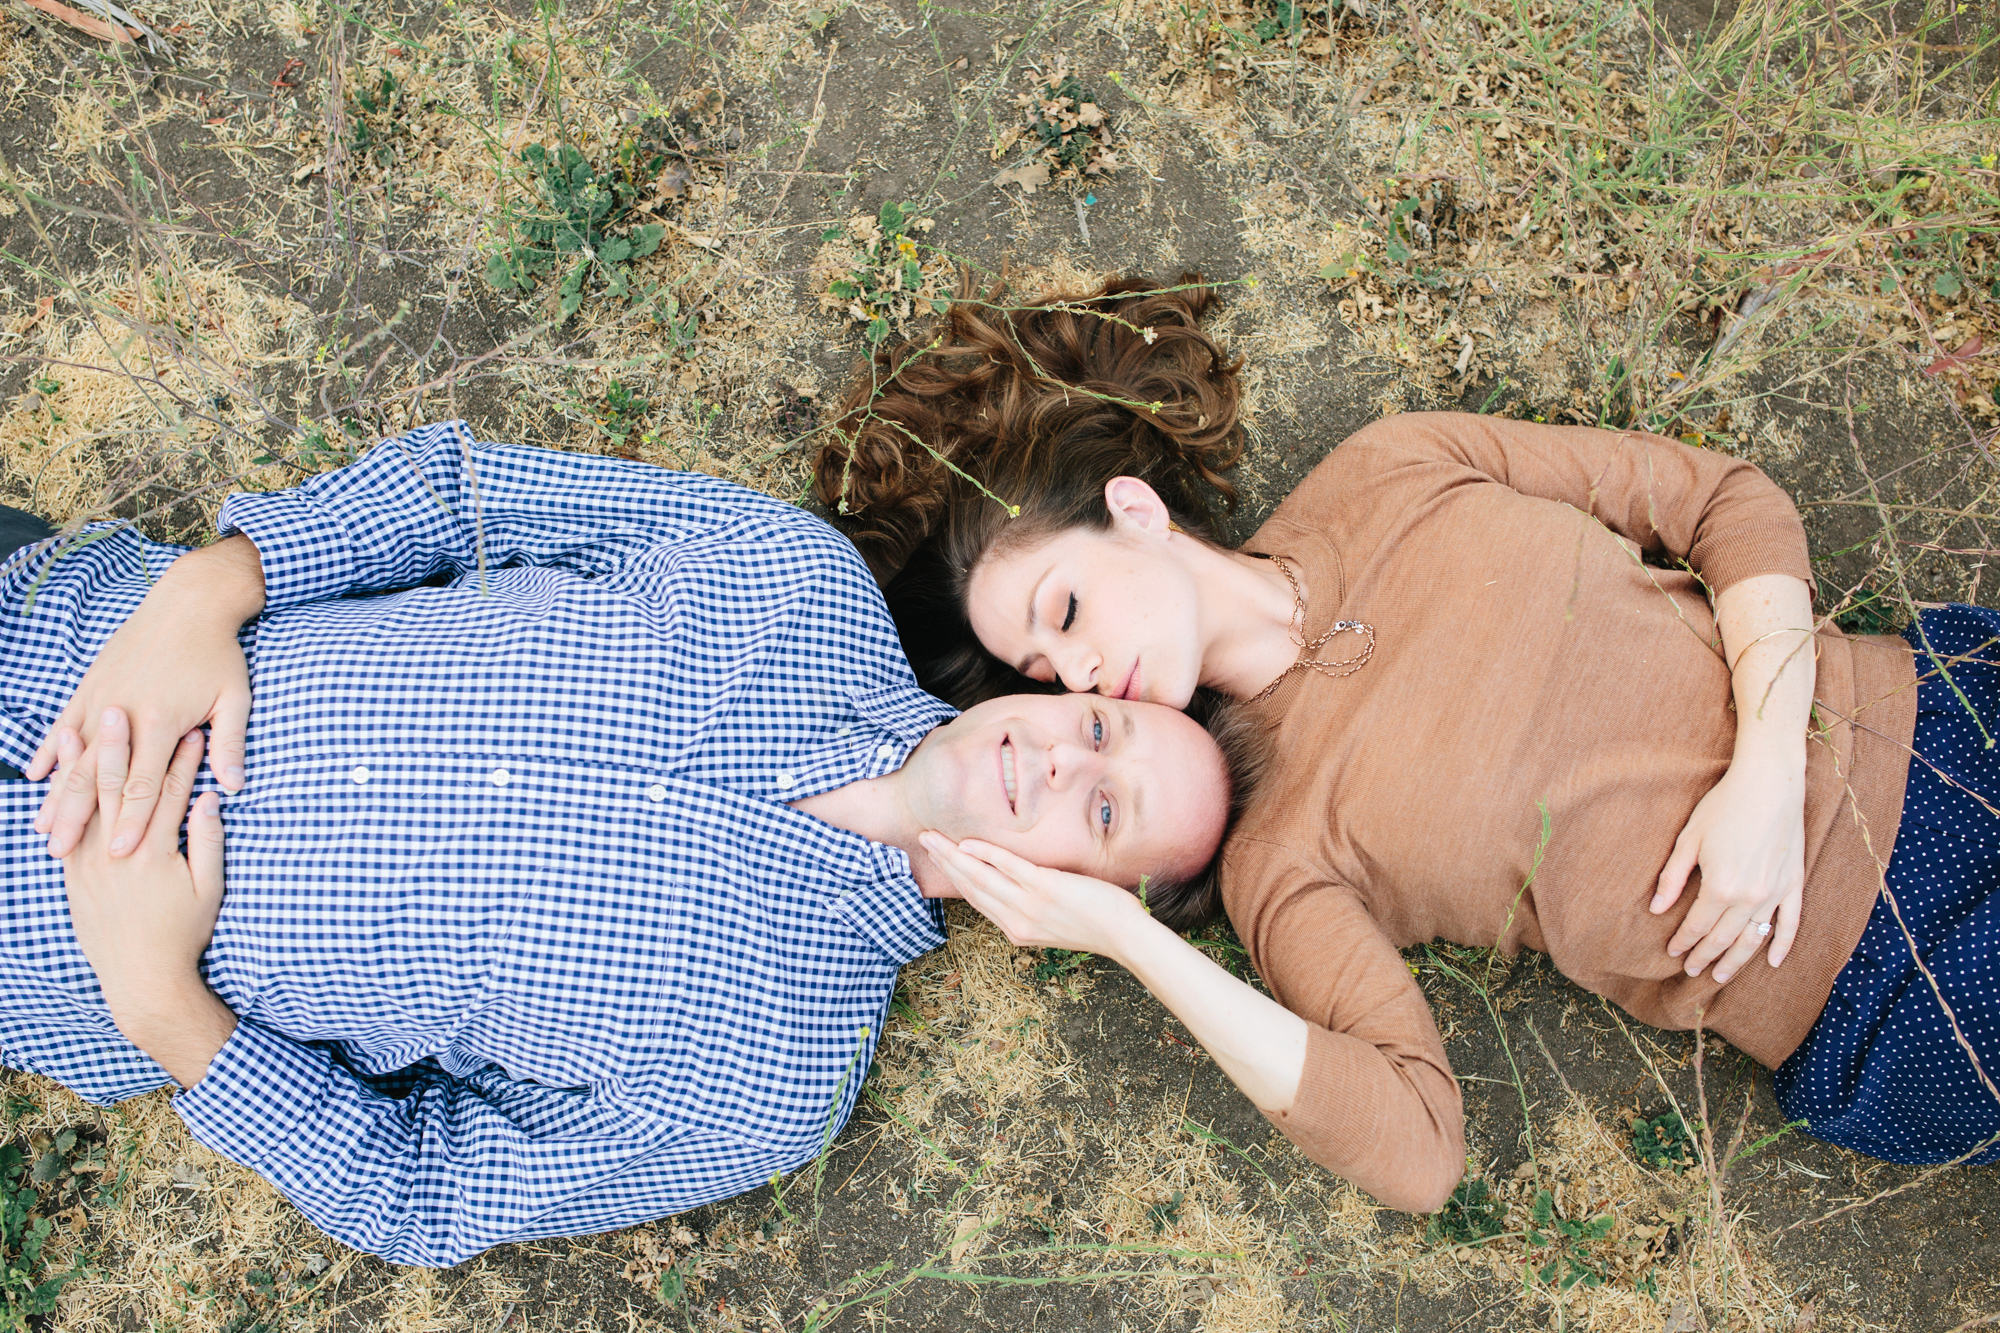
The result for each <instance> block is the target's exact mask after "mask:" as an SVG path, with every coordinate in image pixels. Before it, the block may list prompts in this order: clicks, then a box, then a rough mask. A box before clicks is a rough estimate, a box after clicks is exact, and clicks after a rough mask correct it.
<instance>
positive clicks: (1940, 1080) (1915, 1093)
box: [1776, 606, 2000, 1164]
mask: <svg viewBox="0 0 2000 1333" xmlns="http://www.w3.org/2000/svg"><path fill="white" fill-rule="evenodd" d="M1920 624H1921V626H1922V630H1923V636H1922V637H1923V638H1928V640H1929V648H1930V651H1931V652H1933V653H1936V654H1938V655H1940V656H1945V657H1950V656H1953V655H1957V654H1970V655H1971V656H1972V657H1974V658H1976V659H1977V660H1974V661H1968V662H1961V663H1957V664H1951V663H1949V662H1947V664H1946V665H1947V669H1948V670H1949V672H1950V680H1949V681H1947V680H1945V679H1944V678H1943V676H1942V674H1941V673H1940V672H1939V671H1938V670H1937V668H1936V667H1935V666H1933V665H1932V663H1931V661H1930V660H1929V658H1928V657H1927V656H1926V655H1925V653H1924V647H1925V645H1924V643H1923V642H1922V640H1921V638H1920V636H1919V634H1918V626H1917V625H1912V626H1911V627H1910V628H1909V629H1907V630H1905V631H1904V633H1903V637H1904V638H1906V639H1908V640H1909V641H1910V643H1911V644H1912V646H1914V647H1916V648H1917V650H1918V657H1917V674H1918V678H1919V683H1918V685H1917V735H1916V742H1915V747H1914V748H1915V749H1916V752H1917V754H1918V755H1919V756H1921V758H1918V759H1912V760H1911V761H1910V782H1909V789H1908V793H1907V794H1906V795H1905V796H1904V798H1903V820H1902V824H1901V826H1900V828H1899V830H1898V832H1897V834H1896V849H1895V851H1894V852H1893V853H1892V854H1891V855H1890V858H1889V869H1888V874H1887V876H1886V879H1887V883H1888V886H1889V889H1890V891H1891V892H1892V893H1894V894H1895V901H1896V906H1897V907H1900V908H1901V909H1902V919H1903V925H1907V926H1908V927H1909V931H1910V934H1911V935H1912V936H1914V937H1915V939H1916V941H1917V947H1918V949H1919V951H1921V953H1922V955H1923V959H1924V964H1925V966H1927V967H1928V968H1929V969H1930V971H1931V974H1932V976H1934V977H1935V978H1936V979H1937V983H1938V988H1939V990H1941V991H1942V992H1943V995H1944V998H1945V1000H1946V1001H1947V1002H1948V1003H1949V1004H1950V1006H1951V1012H1952V1015H1953V1016H1954V1017H1956V1019H1957V1021H1958V1029H1959V1032H1961V1033H1963V1035H1964V1036H1965V1038H1966V1039H1967V1040H1968V1041H1970V1042H1971V1044H1972V1048H1973V1050H1974V1051H1975V1052H1976V1053H1977V1054H1978V1057H1979V1063H1980V1065H1981V1066H1982V1067H1983V1068H1984V1069H1985V1071H1986V1074H1987V1076H1988V1077H1989V1078H1990V1079H1992V1080H1993V1082H1994V1084H1995V1085H1996V1086H2000V818H1996V817H1995V816H1994V814H1993V813H1992V812H1991V811H1989V810H1988V809H1986V808H1985V807H1984V806H1982V805H1981V804H1980V802H1979V801H1978V800H1977V799H1975V798H1974V797H1973V796H1972V795H1971V794H1969V793H1968V792H1967V791H1965V790H1963V788H1970V789H1971V790H1972V791H1973V792H1977V793H1978V794H1979V795H1980V796H1982V797H1984V798H1986V800H1987V801H1988V802H1990V803H1991V804H1992V805H1993V806H1994V807H1995V808H2000V745H1995V746H1994V747H1993V748H1992V749H1988V748H1987V738H1988V736H1991V737H1993V738H1994V739H1995V740H1996V741H2000V612H1995V611H1989V610H1986V609H1984V608H1982V607H1974V606H1947V607H1942V608H1939V609H1936V610H1930V611H1925V612H1923V613H1922V615H1921V617H1920ZM1954 684H1955V685H1956V686H1957V689H1956V690H1954V689H1953V688H1952V686H1953V685H1954ZM1961 694H1963V696H1964V698H1963V700H1961V699H1960V697H1959V696H1960V695H1961ZM1968 703H1969V704H1970V705H1971V711H1970V712H1968V711H1967V708H1966V705H1967V704H1968ZM1982 726H1983V728H1984V730H1982ZM1926 761H1928V762H1926ZM1940 769H1941V770H1943V774H1944V776H1940V774H1939V772H1938V770H1940ZM1954 784H1959V785H1954ZM1776 1084H1777V1091H1778V1104H1779V1106H1781V1107H1782V1108H1783V1109H1784V1112H1785V1115H1786V1117H1787V1118H1788V1119H1792V1120H1804V1121H1806V1122H1807V1132H1808V1133H1810V1134H1812V1135H1813V1136H1814V1137H1815V1138H1820V1139H1825V1140H1827V1141H1828V1142H1830V1143H1837V1144H1839V1145H1841V1146H1842V1147H1844V1148H1852V1149H1854V1150H1855V1151H1857V1152H1864V1153H1867V1154H1869V1155H1870V1156H1872V1157H1881V1158H1885V1159H1887V1160H1888V1161H1891V1162H1911V1163H1922V1162H1948V1161H1950V1160H1951V1159H1953V1158H1955V1157H1958V1156H1960V1155H1961V1154H1963V1153H1965V1152H1967V1151H1969V1150H1970V1149H1972V1148H1974V1147H1976V1146H1978V1145H1979V1144H1981V1143H1984V1142H1985V1141H1986V1140H1987V1139H1989V1138H1992V1137H1993V1136H1995V1135H1996V1134H2000V1100H1996V1099H1995V1097H1994V1095H1993V1093H1991V1092H1989V1091H1988V1090H1987V1088H1986V1087H1985V1085H1984V1083H1983V1082H1982V1081H1981V1079H1980V1077H1979V1074H1978V1072H1977V1071H1975V1069H1974V1068H1973V1063H1972V1060H1971V1059H1970V1058H1969V1057H1968V1056H1967V1054H1966V1051H1965V1048H1964V1046H1963V1045H1962V1044H1961V1043H1960V1042H1959V1040H1958V1037H1957V1036H1956V1035H1954V1033H1953V1031H1952V1023H1951V1020H1950V1019H1949V1018H1947V1017H1946V1015H1945V1011H1944V1007H1943V1006H1942V1005H1940V1004H1939V1003H1938V997H1937V993H1936V992H1934V991H1933V990H1932V989H1931V985H1930V983H1929V982H1928V981H1926V980H1925V979H1924V976H1923V974H1922V973H1921V972H1919V971H1918V970H1917V966H1916V963H1915V961H1914V960H1913V958H1912V956H1911V951H1910V944H1909V940H1908V939H1907V938H1906V937H1905V936H1904V934H1903V929H1902V926H1899V925H1898V924H1897V920H1896V913H1895V912H1894V911H1893V910H1891V907H1890V905H1889V900H1888V899H1887V898H1886V897H1883V898H1881V899H1879V900H1878V901H1877V902H1876V904H1875V910H1874V912H1873V913H1872V914H1871V915H1870V916H1869V918H1868V928H1867V929H1866V930H1865V931H1863V932H1862V935H1861V943H1860V944H1858V945H1856V946H1855V949H1854V954H1853V956H1852V957H1851V958H1849V960H1848V963H1847V966H1846V967H1844V968H1842V969H1841V972H1840V975H1839V976H1838V977H1837V978H1836V979H1835V980H1834V983H1833V995H1832V997H1831V998H1830V999H1828V1001H1827V1004H1826V1009H1825V1010H1824V1011H1823V1012H1822V1013H1821V1014H1820V1017H1819V1021H1818V1022H1817V1023H1815V1024H1814V1025H1813V1029H1812V1031H1811V1033H1810V1034H1808V1035H1807V1037H1806V1040H1805V1044H1804V1045H1802V1046H1800V1047H1799V1049H1798V1050H1796V1051H1794V1052H1793V1053H1792V1056H1791V1058H1790V1059H1788V1060H1786V1061H1785V1063H1784V1064H1783V1065H1781V1066H1780V1067H1779V1069H1778V1071H1777V1074H1776ZM1971 1160H1972V1161H1974V1162H1977V1163H1981V1164H1984V1163H1989V1162H1994V1161H2000V1143H1996V1144H1995V1145H1993V1146H1991V1147H1988V1148H1987V1149H1986V1150H1985V1151H1984V1152H1982V1153H1980V1154H1979V1155H1978V1156H1977V1157H1974V1158H1972V1159H1971Z"/></svg>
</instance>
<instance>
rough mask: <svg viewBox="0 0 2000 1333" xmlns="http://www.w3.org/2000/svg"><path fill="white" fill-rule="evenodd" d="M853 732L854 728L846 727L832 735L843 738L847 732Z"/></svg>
mask: <svg viewBox="0 0 2000 1333" xmlns="http://www.w3.org/2000/svg"><path fill="white" fill-rule="evenodd" d="M853 730H854V728H853V727H852V726H846V727H842V728H841V729H840V730H839V731H836V732H834V733H833V734H834V735H836V736H845V735H846V734H847V733H848V732H850V731H853Z"/></svg>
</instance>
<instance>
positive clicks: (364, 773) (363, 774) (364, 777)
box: [350, 764, 373, 784]
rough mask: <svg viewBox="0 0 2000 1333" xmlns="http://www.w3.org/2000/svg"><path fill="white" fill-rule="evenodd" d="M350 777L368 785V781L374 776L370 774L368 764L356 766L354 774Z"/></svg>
mask: <svg viewBox="0 0 2000 1333" xmlns="http://www.w3.org/2000/svg"><path fill="white" fill-rule="evenodd" d="M350 776H351V777H352V778H353V779H354V780H355V781H356V782H359V783H363V784H365V783H366V782H367V781H368V779H369V778H370V777H371V776H373V775H372V774H370V773H369V771H368V765H366V764H356V765H355V766H354V772H353V773H352V774H350Z"/></svg>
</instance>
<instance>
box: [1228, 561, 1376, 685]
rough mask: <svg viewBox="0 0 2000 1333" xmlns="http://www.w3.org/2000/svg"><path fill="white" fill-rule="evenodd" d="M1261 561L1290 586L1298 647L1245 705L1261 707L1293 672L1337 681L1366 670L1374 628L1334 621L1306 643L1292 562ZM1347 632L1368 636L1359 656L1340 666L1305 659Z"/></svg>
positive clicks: (1293, 632)
mask: <svg viewBox="0 0 2000 1333" xmlns="http://www.w3.org/2000/svg"><path fill="white" fill-rule="evenodd" d="M1263 558H1264V559H1266V560H1269V561H1270V562H1271V563H1272V564H1274V565H1276V566H1277V567H1278V572H1279V573H1281V574H1283V575H1284V576H1285V582H1287V583H1289V584H1291V585H1292V623H1291V626H1290V629H1291V635H1292V642H1293V643H1296V644H1297V645H1298V646H1299V660H1298V661H1296V662H1294V663H1292V664H1291V665H1290V666H1288V667H1286V668H1285V669H1284V670H1283V671H1280V672H1279V673H1278V678H1277V679H1276V680H1274V681H1272V682H1271V683H1270V684H1269V685H1266V686H1265V687H1264V688H1263V689H1261V690H1259V691H1257V693H1255V694H1253V695H1251V696H1250V698H1249V699H1248V700H1247V701H1246V702H1249V703H1253V704H1254V703H1261V702H1262V701H1263V700H1265V699H1268V698H1270V697H1271V693H1272V691H1274V690H1276V689H1277V688H1278V687H1279V686H1280V685H1282V684H1284V683H1285V680H1286V679H1287V678H1288V677H1289V676H1290V675H1291V674H1292V673H1293V672H1294V671H1299V670H1302V669H1308V668H1309V669H1311V670H1313V671H1317V672H1319V673H1320V674H1321V675H1323V676H1331V677H1332V678H1333V679H1335V680H1339V679H1340V678H1341V677H1342V676H1351V675H1353V674H1354V673H1355V672H1357V671H1359V670H1361V668H1362V667H1365V666H1367V665H1368V659H1369V658H1371V657H1373V656H1374V655H1375V627H1374V626H1373V625H1364V624H1362V623H1361V622H1360V621H1358V620H1336V621H1334V622H1333V624H1332V626H1331V627H1329V628H1328V629H1327V631H1326V633H1324V634H1322V635H1320V636H1319V637H1318V638H1317V639H1314V640H1313V641H1312V642H1310V643H1308V642H1306V595H1305V593H1304V592H1303V591H1302V590H1301V589H1300V588H1299V580H1298V576H1297V575H1295V574H1293V573H1292V562H1291V561H1289V560H1287V559H1286V558H1285V557H1284V556H1281V555H1267V556H1264V557H1263ZM1347 630H1353V631H1354V632H1355V633H1356V634H1366V635H1367V636H1368V643H1367V644H1366V646H1364V647H1363V648H1362V649H1361V653H1360V655H1359V656H1356V657H1350V658H1348V659H1346V660H1345V661H1341V662H1324V661H1321V660H1320V659H1319V658H1317V657H1309V656H1307V654H1309V653H1316V652H1318V651H1319V650H1320V649H1321V648H1323V647H1325V646H1326V642H1327V640H1328V639H1331V638H1332V637H1333V636H1334V635H1336V634H1340V633H1344V632H1345V631H1347Z"/></svg>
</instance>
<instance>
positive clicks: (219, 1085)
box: [174, 1019, 332, 1166]
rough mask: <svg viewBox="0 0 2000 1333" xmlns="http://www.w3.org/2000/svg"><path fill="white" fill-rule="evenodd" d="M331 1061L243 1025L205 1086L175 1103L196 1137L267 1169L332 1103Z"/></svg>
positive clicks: (218, 1057) (221, 1052) (317, 1052)
mask: <svg viewBox="0 0 2000 1333" xmlns="http://www.w3.org/2000/svg"><path fill="white" fill-rule="evenodd" d="M331 1064H332V1060H331V1057H329V1056H328V1055H327V1053H326V1052H325V1051H322V1050H320V1049H318V1048H317V1047H313V1046H306V1045H302V1044H300V1043H299V1042H295V1041H290V1040H288V1039H286V1038H284V1037H280V1036H279V1035H277V1034H276V1033H274V1032H271V1031H270V1030H268V1029H266V1028H264V1027H263V1026H261V1025H260V1024H257V1023H251V1022H246V1021H244V1020H242V1019H238V1020H237V1023H236V1031H235V1032H233V1033H231V1034H230V1037H229V1040H228V1041H226V1042H224V1043H223V1044H222V1049H221V1050H219V1051H217V1052H216V1053H215V1058H214V1059H213V1060H210V1061H209V1062H208V1072H207V1073H206V1074H204V1075H202V1078H201V1081H200V1082H199V1083H197V1084H195V1085H194V1086H193V1087H191V1088H189V1089H188V1090H187V1091H185V1092H182V1093H180V1094H179V1095H178V1096H176V1097H175V1098H174V1109H175V1110H176V1111H179V1112H180V1114H181V1119H182V1120H184V1121H186V1122H187V1126H188V1128H189V1129H190V1130H192V1131H194V1136H195V1137H196V1138H198V1139H200V1140H201V1141H202V1142H203V1143H205V1144H207V1145H208V1146H209V1147H211V1148H213V1149H215V1150H216V1151H217V1152H219V1153H221V1154H223V1155H224V1156H225V1157H229V1158H231V1159H232V1160H234V1161H238V1162H241V1163H243V1164H244V1165H245V1166H261V1165H262V1164H263V1163H264V1162H265V1161H266V1160H267V1159H268V1158H270V1157H272V1156H274V1155H276V1154H277V1152H278V1151H279V1149H280V1148H281V1147H282V1146H283V1145H284V1144H285V1143H287V1142H288V1141H289V1140H291V1139H293V1138H295V1137H296V1136H297V1132H298V1127H299V1125H300V1124H301V1123H302V1122H303V1121H304V1120H305V1119H306V1118H307V1117H308V1116H309V1115H311V1114H312V1113H313V1112H314V1111H315V1110H316V1109H317V1108H318V1107H319V1106H320V1104H321V1103H322V1102H324V1101H325V1099H326V1092H325V1089H326V1080H327V1074H328V1071H329V1069H330V1067H331Z"/></svg>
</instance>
